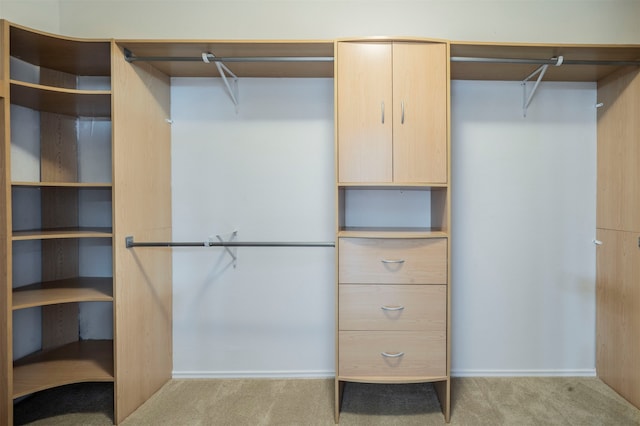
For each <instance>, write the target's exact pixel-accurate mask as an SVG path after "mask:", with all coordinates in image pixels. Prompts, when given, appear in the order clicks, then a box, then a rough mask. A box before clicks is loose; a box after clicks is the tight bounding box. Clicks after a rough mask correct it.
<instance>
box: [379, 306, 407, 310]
mask: <svg viewBox="0 0 640 426" xmlns="http://www.w3.org/2000/svg"><path fill="white" fill-rule="evenodd" d="M380 309H382V310H383V311H402V310H404V306H402V305H400V306H386V305H383V306H381V307H380Z"/></svg>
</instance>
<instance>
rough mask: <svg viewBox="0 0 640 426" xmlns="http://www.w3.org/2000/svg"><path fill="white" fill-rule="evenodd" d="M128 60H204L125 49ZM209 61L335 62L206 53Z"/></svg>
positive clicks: (322, 58) (330, 58)
mask: <svg viewBox="0 0 640 426" xmlns="http://www.w3.org/2000/svg"><path fill="white" fill-rule="evenodd" d="M124 57H125V59H126V61H127V62H204V61H203V59H204V58H203V56H135V55H133V54H132V53H131V51H129V50H128V49H125V51H124ZM206 59H207V61H209V62H333V56H228V57H223V56H215V55H213V54H211V53H209V54H207V55H206Z"/></svg>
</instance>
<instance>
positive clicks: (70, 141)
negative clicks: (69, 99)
mask: <svg viewBox="0 0 640 426" xmlns="http://www.w3.org/2000/svg"><path fill="white" fill-rule="evenodd" d="M40 78H41V82H47V83H48V82H52V81H57V82H59V83H61V84H64V85H67V86H69V85H73V86H74V87H75V83H76V82H75V77H74V76H71V75H69V74H66V73H60V72H56V71H49V70H47V69H42V70H41V74H40ZM76 125H77V124H76V120H75V119H74V118H73V117H69V116H66V115H61V114H54V113H46V112H42V113H41V114H40V180H42V181H44V182H47V181H56V182H59V181H66V182H76V181H77V180H78V142H77V132H76ZM40 199H41V209H42V213H41V217H42V223H41V227H42V228H43V229H56V228H73V227H77V226H78V192H77V191H75V190H67V189H58V188H47V190H44V191H41V195H40ZM41 256H42V281H52V280H60V279H68V278H74V277H77V276H78V271H79V260H78V257H79V243H78V240H77V239H48V240H43V241H42V255H41ZM78 313H79V307H78V304H77V303H66V304H61V305H47V306H44V307H43V308H42V349H43V350H48V349H52V348H56V347H59V346H62V345H65V344H68V343H72V342H76V341H78V340H79V339H80V323H79V321H78Z"/></svg>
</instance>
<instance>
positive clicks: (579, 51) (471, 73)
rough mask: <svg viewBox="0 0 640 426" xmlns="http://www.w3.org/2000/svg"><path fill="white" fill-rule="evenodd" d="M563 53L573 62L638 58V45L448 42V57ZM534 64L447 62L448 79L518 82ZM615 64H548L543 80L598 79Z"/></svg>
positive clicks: (537, 56) (551, 55) (541, 56)
mask: <svg viewBox="0 0 640 426" xmlns="http://www.w3.org/2000/svg"><path fill="white" fill-rule="evenodd" d="M558 56H563V57H564V60H574V61H638V60H640V47H639V46H637V45H635V46H633V45H571V44H558V45H552V44H525V43H520V44H517V43H516V44H504V43H479V42H458V41H456V42H451V57H452V58H453V57H479V58H500V59H543V60H549V59H551V58H554V57H558ZM536 68H538V65H531V64H504V63H478V62H455V61H452V62H451V79H452V80H496V81H501V80H507V81H522V80H523V79H525V78H526V77H527V76H528V75H529V74H531V72H533V71H534V70H535V69H536ZM619 68H621V66H619V65H595V64H594V65H569V64H565V65H561V66H559V67H556V66H550V67H549V68H548V69H547V72H546V73H545V76H544V80H545V81H598V80H600V79H602V78H604V77H606V76H607V75H609V74H612V73H613V72H615V71H616V70H617V69H619Z"/></svg>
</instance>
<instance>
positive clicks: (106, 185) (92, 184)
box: [11, 182, 113, 189]
mask: <svg viewBox="0 0 640 426" xmlns="http://www.w3.org/2000/svg"><path fill="white" fill-rule="evenodd" d="M11 186H12V187H26V188H32V187H33V188H81V189H82V188H87V189H103V188H104V189H111V188H112V187H113V184H111V183H103V182H11Z"/></svg>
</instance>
